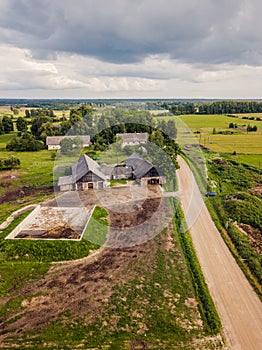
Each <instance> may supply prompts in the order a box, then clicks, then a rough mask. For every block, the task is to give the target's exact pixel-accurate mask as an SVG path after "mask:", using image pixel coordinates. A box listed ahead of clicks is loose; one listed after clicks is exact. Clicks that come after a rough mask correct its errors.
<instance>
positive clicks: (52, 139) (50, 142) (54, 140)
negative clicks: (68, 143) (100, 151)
mask: <svg viewBox="0 0 262 350" xmlns="http://www.w3.org/2000/svg"><path fill="white" fill-rule="evenodd" d="M76 137H77V138H80V139H81V140H82V141H83V147H89V145H90V136H89V135H79V136H77V135H66V136H47V138H46V145H47V146H48V150H58V149H60V142H61V141H62V140H63V139H65V138H68V139H75V138H76Z"/></svg>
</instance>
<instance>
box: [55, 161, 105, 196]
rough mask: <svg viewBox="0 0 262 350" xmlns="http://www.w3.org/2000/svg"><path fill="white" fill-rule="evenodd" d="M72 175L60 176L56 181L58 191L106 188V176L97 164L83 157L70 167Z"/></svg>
mask: <svg viewBox="0 0 262 350" xmlns="http://www.w3.org/2000/svg"><path fill="white" fill-rule="evenodd" d="M71 169H72V175H70V176H61V177H60V178H59V180H58V186H59V189H60V191H62V192H63V191H74V190H88V189H92V188H94V189H102V188H104V187H106V186H107V181H106V176H105V175H104V174H103V173H102V172H101V169H100V167H99V165H98V164H97V162H95V161H94V160H93V159H91V158H90V157H88V156H87V155H85V154H84V155H83V156H82V157H80V158H79V159H78V160H77V161H76V162H75V163H73V165H72V167H71Z"/></svg>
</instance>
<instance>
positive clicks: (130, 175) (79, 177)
mask: <svg viewBox="0 0 262 350" xmlns="http://www.w3.org/2000/svg"><path fill="white" fill-rule="evenodd" d="M71 171H72V175H69V176H61V177H60V178H59V180H58V186H59V189H60V191H62V192H64V191H75V190H88V189H103V188H105V187H107V186H108V180H109V179H113V180H119V179H130V180H135V181H136V182H137V183H139V184H141V185H145V186H147V185H150V184H156V185H163V184H165V183H166V177H165V175H164V174H163V172H162V171H161V170H159V169H157V168H156V166H154V165H153V164H152V163H150V162H149V161H148V160H146V159H144V158H143V157H141V156H140V155H139V154H138V153H133V154H132V155H131V156H130V157H128V158H127V159H126V160H125V161H124V162H123V164H121V165H117V166H111V167H109V166H106V167H105V166H104V167H102V168H101V167H100V166H99V164H98V163H97V162H96V161H94V160H93V159H91V158H90V157H88V156H87V155H85V154H84V155H83V156H82V157H80V158H79V159H78V160H77V161H76V162H75V163H73V164H72V166H71Z"/></svg>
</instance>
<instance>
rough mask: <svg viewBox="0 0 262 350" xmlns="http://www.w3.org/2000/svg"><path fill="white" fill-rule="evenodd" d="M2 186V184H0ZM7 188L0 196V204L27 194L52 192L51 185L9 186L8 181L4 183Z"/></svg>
mask: <svg viewBox="0 0 262 350" xmlns="http://www.w3.org/2000/svg"><path fill="white" fill-rule="evenodd" d="M1 186H2V184H1ZM5 186H6V187H7V188H9V189H8V190H6V191H5V193H4V194H3V195H2V196H1V197H0V204H3V203H6V202H11V201H14V200H18V199H19V198H24V197H27V196H33V195H35V194H37V195H39V194H50V193H52V192H53V187H44V188H31V187H13V186H12V187H11V185H10V183H9V184H8V183H6V185H5Z"/></svg>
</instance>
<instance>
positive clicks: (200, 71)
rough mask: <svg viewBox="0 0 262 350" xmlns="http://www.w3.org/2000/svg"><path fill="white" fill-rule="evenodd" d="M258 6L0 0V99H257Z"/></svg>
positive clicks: (239, 1)
mask: <svg viewBox="0 0 262 350" xmlns="http://www.w3.org/2000/svg"><path fill="white" fill-rule="evenodd" d="M261 13H262V2H261V0H220V1H218V0H74V1H73V0H0V27H1V29H0V49H1V56H0V97H21V98H23V97H25V98H27V97H32V98H110V97H113V98H128V97H129V98H132V97H136V98H148V97H151V98H164V97H165V98H183V97H184V98H187V97H191V98H192V97H195V98H197V97H205V98H261V97H262V21H261V18H260V17H261Z"/></svg>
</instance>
